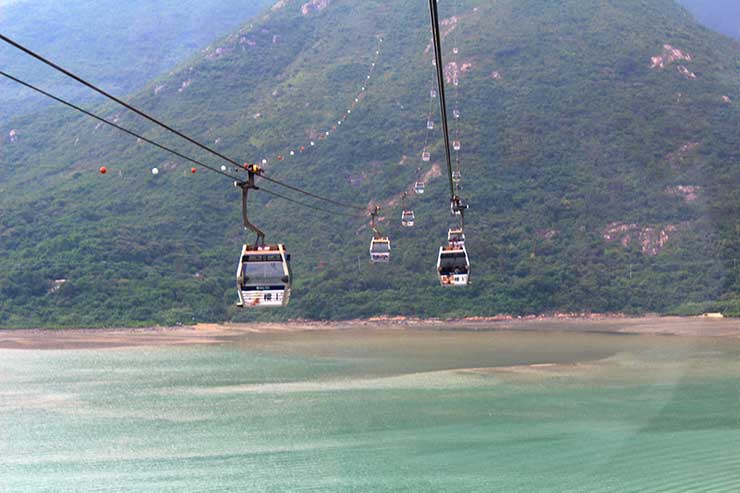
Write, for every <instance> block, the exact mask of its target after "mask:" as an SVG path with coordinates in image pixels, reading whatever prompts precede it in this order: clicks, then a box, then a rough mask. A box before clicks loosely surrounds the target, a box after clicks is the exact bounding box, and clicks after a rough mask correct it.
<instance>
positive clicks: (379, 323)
mask: <svg viewBox="0 0 740 493" xmlns="http://www.w3.org/2000/svg"><path fill="white" fill-rule="evenodd" d="M331 330H348V331H349V330H460V331H526V332H562V333H573V332H575V333H604V334H651V335H672V336H684V337H740V319H719V320H715V319H707V318H701V317H641V318H628V317H621V316H598V315H594V316H583V317H562V316H558V317H536V318H528V319H510V318H501V317H497V318H488V319H487V318H475V319H464V320H421V319H406V318H388V319H380V318H379V319H370V320H352V321H345V322H310V321H295V322H287V323H252V324H199V325H196V326H183V327H152V328H143V329H58V330H57V329H33V330H0V349H100V348H116V347H130V346H175V345H194V344H220V343H229V342H233V341H235V340H240V339H245V338H248V337H249V336H250V335H254V334H257V333H290V332H307V331H331Z"/></svg>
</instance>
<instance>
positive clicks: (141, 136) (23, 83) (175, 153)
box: [0, 70, 239, 181]
mask: <svg viewBox="0 0 740 493" xmlns="http://www.w3.org/2000/svg"><path fill="white" fill-rule="evenodd" d="M0 75H2V76H3V77H5V78H8V79H10V80H12V81H13V82H16V83H18V84H20V85H22V86H24V87H27V88H28V89H31V90H33V91H36V92H37V93H39V94H42V95H44V96H46V97H47V98H50V99H53V100H54V101H56V102H58V103H61V104H63V105H65V106H68V107H70V108H72V109H74V110H76V111H79V112H80V113H83V114H85V115H87V116H89V117H91V118H94V119H96V120H98V121H100V122H101V123H105V124H106V125H109V126H111V127H113V128H115V129H117V130H120V131H121V132H124V133H127V134H128V135H131V136H132V137H136V138H137V139H141V140H142V141H144V142H146V143H147V144H151V145H153V146H155V147H157V148H159V149H162V150H163V151H167V152H169V153H171V154H174V155H175V156H177V157H179V158H182V159H184V160H186V161H189V162H191V163H193V164H197V165H198V166H202V167H203V168H205V169H208V170H210V171H213V172H214V173H218V174H220V175H223V176H225V177H227V178H230V179H232V180H237V181H238V180H239V178H237V177H235V176H233V175H230V174H229V173H226V172H224V171H221V170H220V169H218V168H214V167H212V166H209V165H207V164H205V163H202V162H200V161H198V160H196V159H193V158H191V157H188V156H186V155H184V154H182V153H180V152H178V151H176V150H174V149H172V148H169V147H167V146H164V145H162V144H160V143H158V142H155V141H153V140H151V139H148V138H146V137H144V136H143V135H140V134H138V133H136V132H133V131H131V130H129V129H127V128H124V127H122V126H120V125H117V124H115V123H113V122H109V121H108V120H106V119H105V118H103V117H102V116H99V115H96V114H95V113H92V112H90V111H88V110H86V109H84V108H81V107H79V106H77V105H76V104H74V103H70V102H69V101H66V100H64V99H62V98H60V97H57V96H55V95H53V94H51V93H49V92H47V91H44V90H43V89H41V88H39V87H36V86H34V85H32V84H29V83H28V82H25V81H23V80H21V79H18V78H17V77H13V76H12V75H10V74H8V73H6V72H3V71H1V70H0Z"/></svg>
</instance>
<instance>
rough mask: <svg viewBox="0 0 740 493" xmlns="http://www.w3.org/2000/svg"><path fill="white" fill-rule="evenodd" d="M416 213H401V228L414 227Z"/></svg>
mask: <svg viewBox="0 0 740 493" xmlns="http://www.w3.org/2000/svg"><path fill="white" fill-rule="evenodd" d="M414 219H416V218H415V216H414V211H406V210H405V211H403V212H402V213H401V226H406V227H407V228H410V227H412V226H413V225H414Z"/></svg>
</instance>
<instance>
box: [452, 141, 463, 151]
mask: <svg viewBox="0 0 740 493" xmlns="http://www.w3.org/2000/svg"><path fill="white" fill-rule="evenodd" d="M461 147H462V144H460V141H459V140H453V141H452V148H453V149H454V150H456V151H459V150H460V148H461Z"/></svg>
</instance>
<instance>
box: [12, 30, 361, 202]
mask: <svg viewBox="0 0 740 493" xmlns="http://www.w3.org/2000/svg"><path fill="white" fill-rule="evenodd" d="M0 40H2V41H4V42H6V43H8V44H10V45H12V46H14V47H15V48H17V49H19V50H20V51H22V52H24V53H26V54H27V55H29V56H31V57H33V58H35V59H36V60H38V61H40V62H42V63H44V64H46V65H48V66H50V67H51V68H53V69H54V70H57V71H58V72H61V73H62V74H64V75H66V76H67V77H70V78H71V79H74V80H76V81H77V82H79V83H80V84H82V85H84V86H85V87H88V88H90V89H92V90H93V91H95V92H97V93H98V94H101V95H103V96H105V97H106V98H108V99H110V100H111V101H114V102H116V103H118V104H120V105H121V106H123V107H125V108H127V109H128V110H130V111H132V112H134V113H136V114H137V115H139V116H141V117H143V118H145V119H147V120H149V121H150V122H152V123H154V124H155V125H158V126H159V127H162V128H164V129H165V130H168V131H169V132H171V133H173V134H175V135H177V136H178V137H181V138H182V139H185V140H186V141H188V142H190V143H191V144H193V145H195V146H197V147H199V148H201V149H203V150H205V151H207V152H209V153H211V154H213V155H215V156H217V157H219V158H221V159H223V160H225V161H226V162H228V163H231V164H233V165H235V166H237V167H241V166H242V164H241V163H239V162H238V161H236V160H234V159H232V158H230V157H228V156H225V155H223V154H221V153H220V152H218V151H216V150H214V149H212V148H210V147H208V146H207V145H205V144H201V143H200V142H198V141H197V140H195V139H193V138H191V137H189V136H187V135H185V134H184V133H182V132H180V131H178V130H176V129H174V128H172V127H170V126H169V125H167V124H165V123H162V122H161V121H159V120H158V119H156V118H154V117H152V116H150V115H148V114H146V113H145V112H143V111H142V110H140V109H138V108H136V107H134V106H132V105H131V104H129V103H126V102H125V101H123V100H121V99H119V98H117V97H116V96H113V95H112V94H110V93H108V92H106V91H104V90H103V89H100V88H99V87H97V86H96V85H94V84H92V83H90V82H88V81H86V80H85V79H83V78H82V77H80V76H78V75H75V74H73V73H72V72H70V71H69V70H66V69H65V68H63V67H61V66H59V65H57V64H56V63H54V62H52V61H51V60H48V59H47V58H44V57H43V56H41V55H40V54H38V53H36V52H34V51H33V50H31V49H29V48H26V47H25V46H23V45H21V44H20V43H18V42H16V41H13V40H12V39H10V38H8V37H7V36H5V35H3V34H0ZM206 169H211V170H213V169H212V168H206ZM219 172H220V171H219ZM260 176H261V177H262V178H267V177H265V176H264V175H260ZM269 181H271V182H272V183H274V184H276V185H279V186H282V187H285V188H288V189H290V190H293V191H296V192H299V193H302V194H304V195H308V196H310V197H313V198H315V199H318V200H323V201H325V202H328V203H331V204H334V205H338V206H341V207H349V208H353V209H358V210H365V207H361V206H357V205H353V204H348V203H344V202H341V201H338V200H333V199H328V198H326V197H322V196H320V195H317V194H313V193H311V192H308V191H306V190H303V189H300V188H298V187H293V186H291V185H288V184H286V183H283V182H281V181H279V180H276V179H274V178H272V179H270V180H269Z"/></svg>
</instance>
